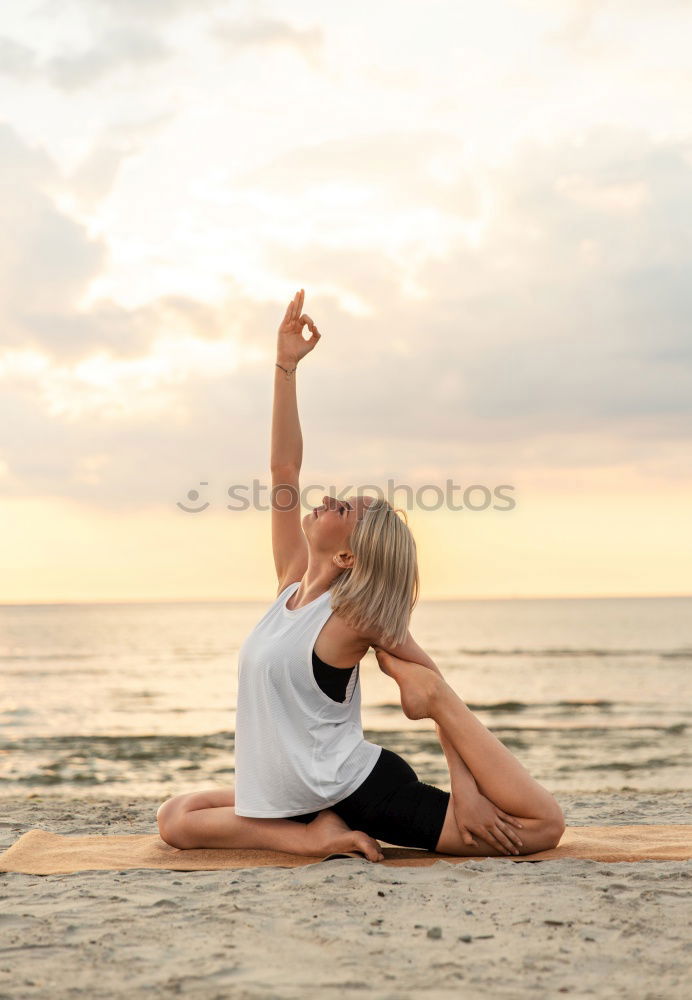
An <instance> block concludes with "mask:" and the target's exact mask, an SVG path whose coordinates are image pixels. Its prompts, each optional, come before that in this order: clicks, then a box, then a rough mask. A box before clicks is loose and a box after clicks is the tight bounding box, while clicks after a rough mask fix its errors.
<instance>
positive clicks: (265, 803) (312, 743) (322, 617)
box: [235, 581, 382, 818]
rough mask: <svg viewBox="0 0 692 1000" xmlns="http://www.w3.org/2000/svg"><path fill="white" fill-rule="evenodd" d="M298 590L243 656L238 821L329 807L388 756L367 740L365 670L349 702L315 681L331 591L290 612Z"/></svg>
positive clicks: (263, 622)
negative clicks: (316, 656)
mask: <svg viewBox="0 0 692 1000" xmlns="http://www.w3.org/2000/svg"><path fill="white" fill-rule="evenodd" d="M299 586H300V581H297V582H296V583H290V584H289V585H288V587H285V588H284V590H282V591H281V593H280V594H279V596H278V597H277V598H276V600H275V601H274V602H273V604H271V605H270V607H269V610H268V611H267V612H266V613H265V614H264V616H263V617H262V618H261V619H260V620H259V622H258V623H257V625H255V627H254V629H253V630H252V632H250V634H249V635H248V637H247V638H246V639H245V641H244V642H243V644H242V646H241V647H240V651H239V653H238V699H237V705H236V728H235V813H236V815H237V816H257V817H264V818H271V817H279V816H299V815H300V814H301V813H309V812H316V811H318V810H320V809H328V808H329V806H332V805H335V804H336V803H337V802H340V801H341V800H342V799H345V798H346V797H347V796H348V795H350V794H351V792H354V791H355V790H356V788H358V786H359V785H360V784H362V782H363V781H365V779H366V778H367V776H368V775H369V774H370V772H371V771H372V769H373V768H374V766H375V764H376V763H377V760H378V758H379V756H380V753H381V752H382V747H381V746H378V745H377V744H375V743H369V742H368V741H367V740H366V739H364V737H363V728H362V723H361V718H360V678H359V676H358V675H359V668H360V664H359V665H358V666H357V667H356V669H355V670H354V671H353V675H352V676H354V677H355V678H356V680H355V682H354V683H349V688H348V691H347V695H346V696H347V699H348V700H347V701H345V702H337V701H334V700H333V699H332V698H330V697H329V695H327V694H325V692H324V691H322V689H321V688H320V686H319V685H318V683H317V681H316V680H315V677H314V674H313V671H312V650H313V647H314V645H315V642H316V640H317V636H318V635H319V634H320V632H321V631H322V627H323V625H324V624H325V622H326V621H327V619H328V618H329V617H330V616H331V615H332V609H331V593H330V591H326V592H325V593H324V594H320V596H319V597H316V598H315V600H314V601H310V602H309V604H305V605H303V607H301V608H296V609H295V610H293V611H291V610H289V609H288V608H287V607H286V604H287V602H288V599H289V598H290V596H291V594H294V593H295V592H296V590H297V589H298V587H299ZM349 692H350V698H349Z"/></svg>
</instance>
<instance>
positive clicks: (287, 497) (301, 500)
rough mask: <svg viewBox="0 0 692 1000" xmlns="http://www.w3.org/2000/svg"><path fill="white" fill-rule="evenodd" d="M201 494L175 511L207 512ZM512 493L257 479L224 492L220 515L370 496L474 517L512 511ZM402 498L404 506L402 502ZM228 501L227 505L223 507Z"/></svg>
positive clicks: (191, 493) (500, 488)
mask: <svg viewBox="0 0 692 1000" xmlns="http://www.w3.org/2000/svg"><path fill="white" fill-rule="evenodd" d="M197 485H198V486H200V487H204V489H202V490H200V489H197V488H193V489H190V490H188V491H187V494H186V498H185V499H186V502H185V503H183V502H181V501H180V500H178V501H176V506H177V507H178V508H179V509H180V510H183V511H185V512H186V513H187V514H201V513H202V512H203V511H205V510H209V508H210V507H212V506H213V504H212V501H211V500H210V499H209V487H210V483H209V480H206V479H205V480H200V481H199V482H198V484H197ZM514 490H515V487H514V486H512V485H511V484H509V483H503V484H501V485H497V486H488V485H487V484H485V483H470V484H468V485H466V486H464V485H461V484H459V483H455V482H454V480H452V479H447V480H445V483H444V485H443V486H441V485H440V484H439V483H421V484H419V485H417V486H411V485H409V484H406V483H397V484H395V482H394V480H393V479H388V480H387V488H386V490H383V489H382V488H381V486H378V485H375V484H371V483H364V484H360V485H350V486H341V487H339V488H337V487H336V486H335V485H334V484H332V485H325V484H324V483H310V484H308V485H306V486H302V487H300V488H296V486H294V485H292V484H290V483H275V484H274V485H273V486H269V485H267V484H266V483H263V482H262V481H261V480H259V479H253V480H252V482H251V483H249V484H248V483H236V484H233V485H232V486H228V487H227V488H226V490H225V494H224V506H225V508H226V510H230V511H233V512H236V513H237V512H242V511H246V510H258V511H268V510H271V509H272V508H274V509H277V510H293V509H294V508H295V507H298V508H299V509H306V510H311V509H312V508H313V507H319V506H321V505H322V502H323V500H322V498H323V497H324V496H330V497H334V499H335V500H337V501H343V500H347V499H348V498H349V497H355V496H363V495H365V496H375V497H377V498H378V499H381V498H384V499H385V500H387V502H388V503H390V504H391V505H392V507H400V508H401V507H403V508H404V509H405V510H424V511H434V510H452V511H467V512H473V513H478V512H481V511H486V510H494V511H510V510H514V508H515V507H516V500H515V498H514V496H511V495H508V494H513V493H514ZM402 493H403V494H404V496H405V500H403V499H402ZM227 500H230V502H227Z"/></svg>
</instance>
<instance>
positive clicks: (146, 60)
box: [43, 27, 171, 91]
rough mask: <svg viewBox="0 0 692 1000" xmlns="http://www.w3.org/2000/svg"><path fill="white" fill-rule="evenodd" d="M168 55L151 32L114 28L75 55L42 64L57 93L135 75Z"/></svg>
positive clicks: (156, 36) (166, 49)
mask: <svg viewBox="0 0 692 1000" xmlns="http://www.w3.org/2000/svg"><path fill="white" fill-rule="evenodd" d="M170 54H171V50H170V49H169V47H168V46H167V45H166V44H165V43H164V42H163V41H162V40H161V38H159V37H158V35H156V34H155V33H154V32H151V31H147V30H144V31H143V30H141V29H138V28H133V27H128V28H116V29H112V30H110V31H108V33H106V34H104V35H103V36H102V37H101V38H99V39H97V40H96V41H95V42H94V43H93V44H91V45H90V46H88V47H87V48H85V49H82V50H81V51H78V52H67V53H63V54H61V55H57V56H53V57H52V58H50V59H48V60H46V62H45V63H44V64H43V70H44V72H45V73H46V75H47V77H48V79H49V80H51V82H53V83H54V84H55V85H56V86H57V87H59V88H60V89H61V90H66V91H73V90H78V89H80V88H82V87H86V86H91V85H92V84H94V83H96V82H98V81H99V80H101V79H103V78H104V77H106V76H110V75H112V74H113V73H116V72H118V71H121V70H125V71H128V72H137V71H138V70H140V69H142V68H143V67H146V66H149V65H151V64H152V63H159V62H161V61H162V60H164V59H166V58H167V57H168V56H169V55H170Z"/></svg>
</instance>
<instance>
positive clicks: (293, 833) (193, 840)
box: [156, 788, 382, 861]
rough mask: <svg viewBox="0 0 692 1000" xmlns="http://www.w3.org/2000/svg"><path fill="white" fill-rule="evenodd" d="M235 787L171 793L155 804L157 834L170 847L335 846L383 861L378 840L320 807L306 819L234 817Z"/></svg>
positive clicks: (316, 849) (314, 853)
mask: <svg viewBox="0 0 692 1000" xmlns="http://www.w3.org/2000/svg"><path fill="white" fill-rule="evenodd" d="M234 806H235V789H233V788H228V789H222V788H219V789H212V790H210V791H204V792H189V793H187V794H183V795H176V796H174V797H173V798H171V799H168V800H167V801H166V802H164V803H163V804H162V805H160V806H159V809H158V812H157V813H156V819H157V822H158V827H159V834H160V836H161V839H162V840H164V841H165V842H166V843H167V844H170V845H171V847H177V848H180V849H181V850H191V849H193V848H200V847H212V848H213V847H221V848H233V847H235V848H254V849H256V850H269V851H286V852H287V853H288V854H302V855H307V856H309V857H320V856H322V855H326V854H333V853H335V852H339V851H361V852H362V853H363V854H364V855H365V856H366V858H367V859H368V860H369V861H380V860H382V852H381V850H380V845H379V844H378V842H377V841H376V840H374V839H373V838H372V837H370V836H368V835H367V834H366V833H363V832H362V831H360V830H351V829H350V828H349V827H348V826H347V825H346V823H344V821H343V820H342V819H341V818H340V817H339V816H337V815H336V813H334V812H332V811H331V810H330V809H325V810H323V811H322V812H320V813H319V814H318V816H317V817H316V818H315V819H314V820H313V821H312V822H311V823H300V822H297V821H296V820H291V819H254V818H252V817H249V816H236V814H235V809H234Z"/></svg>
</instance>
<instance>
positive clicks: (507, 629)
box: [0, 594, 692, 801]
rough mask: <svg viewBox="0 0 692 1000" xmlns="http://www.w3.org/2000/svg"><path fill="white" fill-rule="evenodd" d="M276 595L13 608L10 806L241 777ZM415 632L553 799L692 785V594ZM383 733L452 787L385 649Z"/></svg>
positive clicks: (371, 669) (517, 609)
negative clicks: (241, 655)
mask: <svg viewBox="0 0 692 1000" xmlns="http://www.w3.org/2000/svg"><path fill="white" fill-rule="evenodd" d="M273 600H274V595H273V594H268V595H267V600H266V601H264V602H262V601H260V602H246V601H245V602H231V601H228V602H223V601H212V602H203V603H202V602H178V601H176V602H161V603H154V602H141V603H110V604H108V603H82V604H78V603H73V604H24V605H2V606H0V796H10V795H18V794H19V795H21V794H25V793H26V794H30V793H38V794H50V795H58V796H65V797H73V796H79V797H88V796H98V797H103V796H105V797H110V796H112V797H114V798H115V797H120V796H123V795H126V796H134V797H137V796H155V797H156V796H160V797H161V801H164V800H165V799H167V798H169V797H170V796H172V795H175V794H178V793H182V792H191V791H199V790H202V789H208V788H219V787H227V786H231V785H233V782H234V729H235V707H236V689H237V688H236V681H237V658H238V650H239V647H240V645H241V643H242V642H243V640H244V638H245V636H246V635H247V634H248V633H249V632H250V630H251V629H252V627H253V626H254V624H255V623H256V622H257V621H258V620H259V619H260V618H261V616H262V615H263V614H264V612H265V611H266V609H267V608H268V607H269V605H270V604H271V603H272V601H273ZM411 632H412V634H413V636H414V638H415V639H416V641H417V642H418V643H419V645H420V646H421V647H422V648H423V649H425V650H426V652H428V653H429V654H430V656H432V658H433V659H434V660H435V662H436V663H437V665H438V666H439V668H440V669H441V671H442V672H443V674H444V676H445V678H446V679H447V681H448V682H449V683H450V684H451V685H452V687H453V688H454V690H455V691H456V692H457V694H458V695H459V696H460V698H461V699H462V700H463V701H464V702H465V704H466V705H467V706H468V707H469V708H470V709H471V711H472V712H473V713H474V714H475V715H476V716H477V717H478V719H480V721H481V722H482V723H483V724H484V725H485V726H487V727H488V729H490V730H491V731H492V732H493V733H494V734H495V735H496V736H497V738H498V739H500V740H501V741H502V743H503V744H504V745H505V746H506V747H508V748H509V750H510V751H511V752H512V753H513V754H514V755H515V756H516V757H517V758H518V759H519V760H520V761H521V762H522V764H523V765H524V766H525V767H526V768H527V770H528V771H529V772H530V773H531V774H532V775H533V776H534V777H535V778H536V780H537V781H539V782H540V783H541V784H542V785H543V786H544V787H545V788H547V789H548V790H549V791H550V792H552V793H553V794H555V795H556V796H559V793H561V792H562V793H564V792H570V793H571V792H575V793H586V794H589V793H592V794H595V793H604V792H620V791H623V790H625V791H626V790H632V791H642V792H655V791H682V792H689V791H690V790H692V742H691V741H690V727H691V726H692V697H691V695H692V597H634V598H550V599H506V600H501V599H493V600H470V599H465V600H446V601H420V602H419V603H418V604H417V606H416V608H415V609H414V612H413V617H412V620H411ZM360 678H361V680H360V682H361V698H362V722H363V730H364V735H365V738H366V739H368V740H370V741H372V742H374V743H378V744H380V745H381V746H384V747H388V748H389V749H391V750H394V751H395V752H396V753H398V754H401V756H403V757H404V758H405V759H406V760H407V761H408V762H409V763H410V764H411V766H412V767H413V768H414V769H415V771H416V772H417V774H418V777H419V778H420V780H421V781H425V782H428V783H429V784H434V785H437V786H438V787H440V788H443V789H445V790H446V791H449V789H450V783H449V775H448V771H447V766H446V760H445V757H444V754H443V753H442V749H441V747H440V745H439V743H438V740H437V736H436V733H435V727H434V723H433V722H432V720H430V719H423V720H420V721H412V720H409V719H407V718H406V717H405V715H404V714H403V711H402V709H401V705H400V702H399V697H398V688H397V686H396V683H395V682H394V681H393V680H392V679H391V678H390V677H388V676H387V675H385V674H384V673H382V672H381V671H380V669H379V667H378V665H377V661H376V659H375V657H374V654H373V653H372V651H371V652H369V653H368V654H367V656H365V657H364V658H363V660H362V661H361V673H360Z"/></svg>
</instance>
